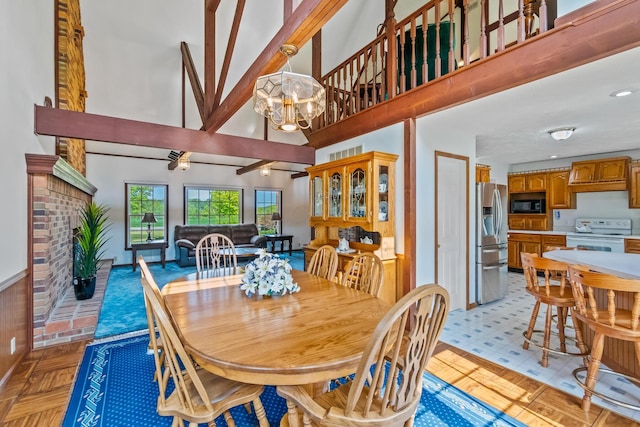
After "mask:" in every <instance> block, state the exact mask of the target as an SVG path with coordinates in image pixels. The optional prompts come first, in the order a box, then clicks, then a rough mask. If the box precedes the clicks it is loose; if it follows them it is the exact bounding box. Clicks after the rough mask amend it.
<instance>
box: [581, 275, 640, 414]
mask: <svg viewBox="0 0 640 427" xmlns="http://www.w3.org/2000/svg"><path fill="white" fill-rule="evenodd" d="M569 279H570V282H571V288H572V290H573V295H574V296H575V302H576V310H575V313H574V315H575V316H576V318H577V319H579V321H580V322H583V323H584V324H586V325H587V326H588V327H589V329H591V330H592V331H593V332H594V337H593V346H592V350H591V357H590V360H589V363H588V365H587V367H582V368H577V369H575V370H574V371H573V377H574V378H575V380H576V381H577V382H578V384H579V385H580V387H582V388H583V389H584V396H583V397H582V409H583V410H584V411H585V412H588V411H589V409H590V407H591V396H592V395H594V396H597V397H599V398H601V399H603V400H606V401H608V402H611V403H613V404H616V405H620V406H623V407H625V408H629V409H633V410H635V411H639V410H640V406H638V405H634V404H630V403H627V402H622V401H620V400H617V399H614V398H612V397H609V396H606V395H604V394H602V393H599V392H596V391H595V386H596V380H597V379H598V373H602V374H609V375H615V376H618V377H624V378H626V379H628V380H629V381H631V382H632V383H634V384H635V385H636V386H640V380H638V379H637V378H635V377H631V376H629V375H625V374H622V373H620V372H615V371H612V370H610V369H605V368H601V367H600V361H601V359H602V352H603V350H604V338H605V337H609V338H614V339H619V340H624V341H630V342H633V345H634V350H635V356H636V363H637V364H638V365H640V280H633V279H622V278H620V277H617V276H613V275H610V274H605V273H596V272H592V271H589V269H588V268H587V267H584V266H579V265H570V266H569ZM626 301H628V302H626ZM584 371H586V372H587V376H586V378H585V379H584V380H581V379H580V378H579V377H578V374H579V373H581V372H584Z"/></svg>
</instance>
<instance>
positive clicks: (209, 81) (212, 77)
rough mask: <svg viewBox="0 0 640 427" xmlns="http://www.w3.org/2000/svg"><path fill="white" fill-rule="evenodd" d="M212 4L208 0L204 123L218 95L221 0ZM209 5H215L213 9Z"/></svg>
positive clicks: (205, 17)
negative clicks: (218, 38) (218, 11)
mask: <svg viewBox="0 0 640 427" xmlns="http://www.w3.org/2000/svg"><path fill="white" fill-rule="evenodd" d="M215 3H216V4H215V5H211V1H209V2H207V5H206V6H205V10H204V105H205V111H206V114H205V118H204V119H202V124H203V125H204V123H205V121H206V118H207V117H209V116H210V115H211V111H213V102H214V99H215V96H216V11H215V9H217V8H218V4H219V0H218V1H216V2H215ZM209 6H215V8H214V9H213V10H211V9H210V8H209Z"/></svg>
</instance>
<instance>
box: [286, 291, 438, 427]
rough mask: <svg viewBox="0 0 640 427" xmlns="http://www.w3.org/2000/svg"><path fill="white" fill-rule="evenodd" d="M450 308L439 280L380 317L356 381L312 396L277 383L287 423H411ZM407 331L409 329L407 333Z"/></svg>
mask: <svg viewBox="0 0 640 427" xmlns="http://www.w3.org/2000/svg"><path fill="white" fill-rule="evenodd" d="M448 312H449V294H448V293H447V291H446V290H445V289H444V288H443V287H441V286H439V285H435V284H431V285H424V286H420V287H418V288H416V289H414V290H413V291H411V292H409V293H408V294H407V295H405V296H404V297H403V298H402V299H400V300H399V301H398V302H397V303H396V304H395V305H394V306H393V307H392V308H391V310H389V311H388V312H387V314H386V315H385V316H384V317H383V318H382V320H380V322H379V323H378V326H377V327H376V329H375V331H374V333H373V335H372V336H371V338H370V339H369V342H368V343H367V345H366V347H365V348H364V352H363V354H362V358H361V360H360V363H359V365H358V369H357V371H356V373H355V377H354V378H353V380H352V381H349V382H345V383H343V384H341V385H339V386H338V387H337V388H335V389H334V390H331V391H329V392H326V393H323V394H321V395H319V396H312V395H311V394H309V390H308V389H307V387H305V386H278V387H277V393H278V394H279V395H280V396H282V397H284V398H285V399H286V400H287V412H288V417H289V425H298V424H299V423H298V421H299V414H298V409H299V410H300V411H301V412H302V421H303V424H304V426H310V425H312V423H315V424H319V425H331V426H350V427H356V426H389V427H393V426H405V425H411V423H412V421H413V417H414V414H415V411H416V408H417V406H418V403H419V401H420V395H421V393H422V375H423V373H424V370H425V367H426V365H427V363H428V362H429V359H430V358H431V355H432V354H433V349H434V347H435V345H436V344H437V342H438V337H439V336H440V333H441V332H442V328H443V326H444V323H445V320H446V318H447V315H448ZM407 329H408V331H407Z"/></svg>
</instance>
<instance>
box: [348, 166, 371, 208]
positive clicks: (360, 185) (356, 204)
mask: <svg viewBox="0 0 640 427" xmlns="http://www.w3.org/2000/svg"><path fill="white" fill-rule="evenodd" d="M349 216H350V217H351V218H363V219H364V218H365V217H366V216H367V174H366V172H365V170H364V169H362V168H356V169H354V170H352V171H351V172H350V173H349Z"/></svg>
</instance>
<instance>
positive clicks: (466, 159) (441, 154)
mask: <svg viewBox="0 0 640 427" xmlns="http://www.w3.org/2000/svg"><path fill="white" fill-rule="evenodd" d="M434 157H435V160H434V168H433V169H434V175H435V176H434V183H435V184H434V185H435V188H434V232H433V235H434V248H433V249H434V250H433V253H434V270H435V271H434V281H435V282H436V283H437V281H438V246H439V242H438V206H439V205H438V202H439V200H440V197H439V194H438V168H439V164H438V159H439V158H440V157H446V158H450V159H456V160H460V161H463V162H465V181H464V182H465V188H466V191H465V195H466V196H465V202H466V210H465V214H464V219H465V221H464V222H465V245H466V250H465V254H466V256H465V282H466V283H465V287H466V289H465V294H466V301H465V306H466V308H467V310H469V309H471V308H473V307H475V306H476V304H475V303H474V304H470V303H469V269H470V267H469V261H470V256H469V250H470V248H469V231H470V230H469V228H470V227H469V157H466V156H461V155H458V154H453V153H447V152H444V151H438V150H436V151H435V152H434Z"/></svg>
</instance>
